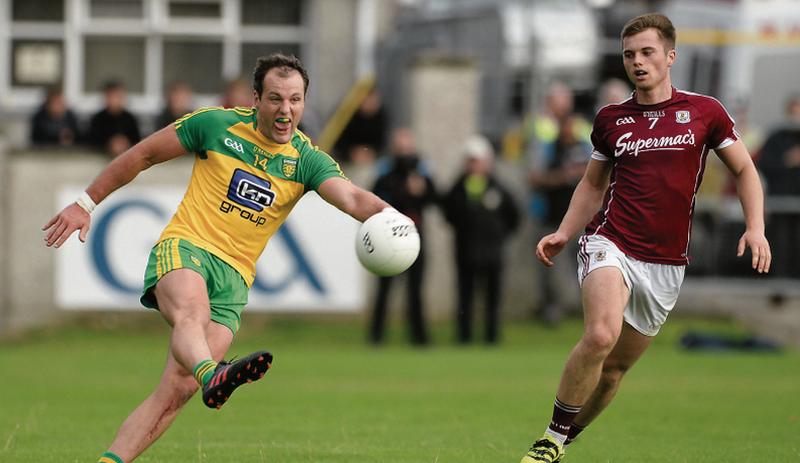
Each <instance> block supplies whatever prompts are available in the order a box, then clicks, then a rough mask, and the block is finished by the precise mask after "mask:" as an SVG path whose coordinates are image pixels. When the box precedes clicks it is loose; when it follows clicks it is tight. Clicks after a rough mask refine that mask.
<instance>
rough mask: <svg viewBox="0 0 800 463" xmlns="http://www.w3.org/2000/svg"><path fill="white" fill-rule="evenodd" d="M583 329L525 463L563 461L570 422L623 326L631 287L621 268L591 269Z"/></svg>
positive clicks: (584, 291)
mask: <svg viewBox="0 0 800 463" xmlns="http://www.w3.org/2000/svg"><path fill="white" fill-rule="evenodd" d="M581 290H582V296H583V307H584V332H583V336H582V337H581V339H580V341H578V344H577V345H576V346H575V347H574V348H573V350H572V352H571V353H570V355H569V358H568V359H567V362H566V365H565V367H564V372H563V373H562V375H561V382H560V384H559V387H558V393H557V395H556V400H555V405H554V407H553V416H552V420H551V422H550V425H549V426H548V428H547V429H546V431H545V434H544V436H543V437H542V438H541V439H539V440H537V441H536V442H534V443H533V445H532V446H531V448H530V450H528V452H527V454H526V455H525V456H524V457H523V458H522V463H534V462H545V463H551V462H556V461H560V460H561V458H562V456H563V455H564V442H565V441H566V439H567V434H568V433H569V428H570V425H571V424H572V421H573V419H574V418H575V416H576V415H577V414H578V413H579V412H580V410H581V407H582V406H583V404H584V403H585V402H586V401H587V400H588V398H589V396H590V395H591V394H592V391H594V389H595V388H596V387H597V384H598V381H599V379H600V376H601V372H602V367H603V362H604V361H605V359H606V357H608V355H609V354H610V353H611V351H612V349H613V348H614V346H615V344H616V343H617V339H618V338H619V336H620V332H621V330H622V324H623V322H622V320H623V317H622V314H623V311H624V309H625V306H626V305H627V303H628V298H629V294H630V293H629V291H628V287H627V286H626V284H625V280H624V279H623V276H622V273H621V271H620V270H619V269H618V268H616V267H601V268H598V269H595V270H593V271H591V272H590V273H589V275H588V276H587V277H586V278H585V279H584V281H583V285H582V287H581Z"/></svg>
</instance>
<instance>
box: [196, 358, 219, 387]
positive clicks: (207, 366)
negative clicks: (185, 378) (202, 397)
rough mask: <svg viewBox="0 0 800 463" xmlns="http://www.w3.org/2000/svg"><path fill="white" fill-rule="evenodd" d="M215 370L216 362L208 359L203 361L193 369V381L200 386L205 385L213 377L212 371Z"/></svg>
mask: <svg viewBox="0 0 800 463" xmlns="http://www.w3.org/2000/svg"><path fill="white" fill-rule="evenodd" d="M216 368H217V362H215V361H213V360H211V359H208V360H203V361H202V362H200V363H198V364H197V365H196V366H195V367H194V379H196V380H197V383H198V384H199V385H200V386H205V384H206V383H207V382H208V381H209V380H210V379H211V377H212V376H214V370H215V369H216Z"/></svg>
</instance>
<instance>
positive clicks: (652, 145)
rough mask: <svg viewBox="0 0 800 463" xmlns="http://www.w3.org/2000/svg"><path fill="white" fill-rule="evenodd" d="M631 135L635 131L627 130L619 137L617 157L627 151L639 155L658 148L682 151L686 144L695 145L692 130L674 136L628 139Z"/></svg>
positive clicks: (615, 151) (615, 153)
mask: <svg viewBox="0 0 800 463" xmlns="http://www.w3.org/2000/svg"><path fill="white" fill-rule="evenodd" d="M631 136H633V132H627V133H625V134H623V135H622V136H621V137H619V138H618V139H617V149H616V150H614V156H615V157H620V156H622V155H623V154H625V153H633V155H634V156H639V153H644V152H647V151H656V150H661V151H663V150H674V151H681V150H684V149H685V147H684V146H685V145H690V146H694V133H693V132H692V131H691V130H689V131H688V132H686V133H684V134H681V135H675V136H672V137H649V138H639V139H637V140H628V139H629V138H631ZM681 145H684V146H681Z"/></svg>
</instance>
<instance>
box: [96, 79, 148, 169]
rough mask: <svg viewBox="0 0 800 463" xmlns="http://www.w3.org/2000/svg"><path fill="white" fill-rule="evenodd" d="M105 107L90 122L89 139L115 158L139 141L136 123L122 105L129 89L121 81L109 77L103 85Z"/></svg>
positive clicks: (125, 103)
mask: <svg viewBox="0 0 800 463" xmlns="http://www.w3.org/2000/svg"><path fill="white" fill-rule="evenodd" d="M104 97H105V107H104V108H103V109H101V110H100V111H99V112H97V113H96V114H95V115H94V116H92V119H91V121H90V123H89V142H90V143H91V144H92V145H93V146H94V147H95V148H97V149H99V150H101V151H103V152H105V153H107V154H108V155H110V156H111V157H112V158H115V157H117V156H119V155H120V154H122V153H123V152H124V151H126V150H127V149H128V148H130V147H131V146H133V145H135V144H136V143H139V140H140V139H141V137H140V135H139V134H140V132H139V123H138V122H137V121H136V117H134V115H133V114H131V113H130V112H129V111H128V110H127V109H125V106H126V105H127V98H128V92H127V91H126V90H125V86H124V85H123V84H122V83H121V82H117V81H110V82H108V83H106V84H105V86H104Z"/></svg>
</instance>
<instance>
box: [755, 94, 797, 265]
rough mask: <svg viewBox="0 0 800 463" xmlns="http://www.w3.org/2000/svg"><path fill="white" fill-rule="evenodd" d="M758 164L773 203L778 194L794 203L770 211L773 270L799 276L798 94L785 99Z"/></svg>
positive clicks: (787, 202) (765, 142)
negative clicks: (791, 207)
mask: <svg viewBox="0 0 800 463" xmlns="http://www.w3.org/2000/svg"><path fill="white" fill-rule="evenodd" d="M758 168H759V169H760V170H761V172H762V173H763V175H764V180H765V181H766V184H767V188H766V190H767V193H768V195H769V197H770V199H771V201H772V202H773V203H775V202H776V199H777V198H779V197H782V198H785V199H784V202H785V203H786V204H789V203H791V204H794V211H791V210H787V211H785V212H781V213H775V212H772V213H771V214H770V217H769V220H770V229H771V233H770V235H771V236H770V241H771V242H772V243H774V246H775V253H774V256H775V262H774V270H773V272H774V273H775V274H776V275H778V276H784V277H800V265H797V262H798V261H800V244H798V240H797V237H798V236H800V210H797V204H798V203H800V201H798V200H799V199H800V94H798V95H793V96H791V97H790V98H789V99H788V100H787V102H786V121H785V122H784V123H783V124H782V125H781V126H779V127H776V128H775V129H773V130H772V131H771V132H770V133H769V135H768V136H767V138H766V140H765V141H764V145H763V146H762V148H761V153H760V155H759V157H758Z"/></svg>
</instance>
